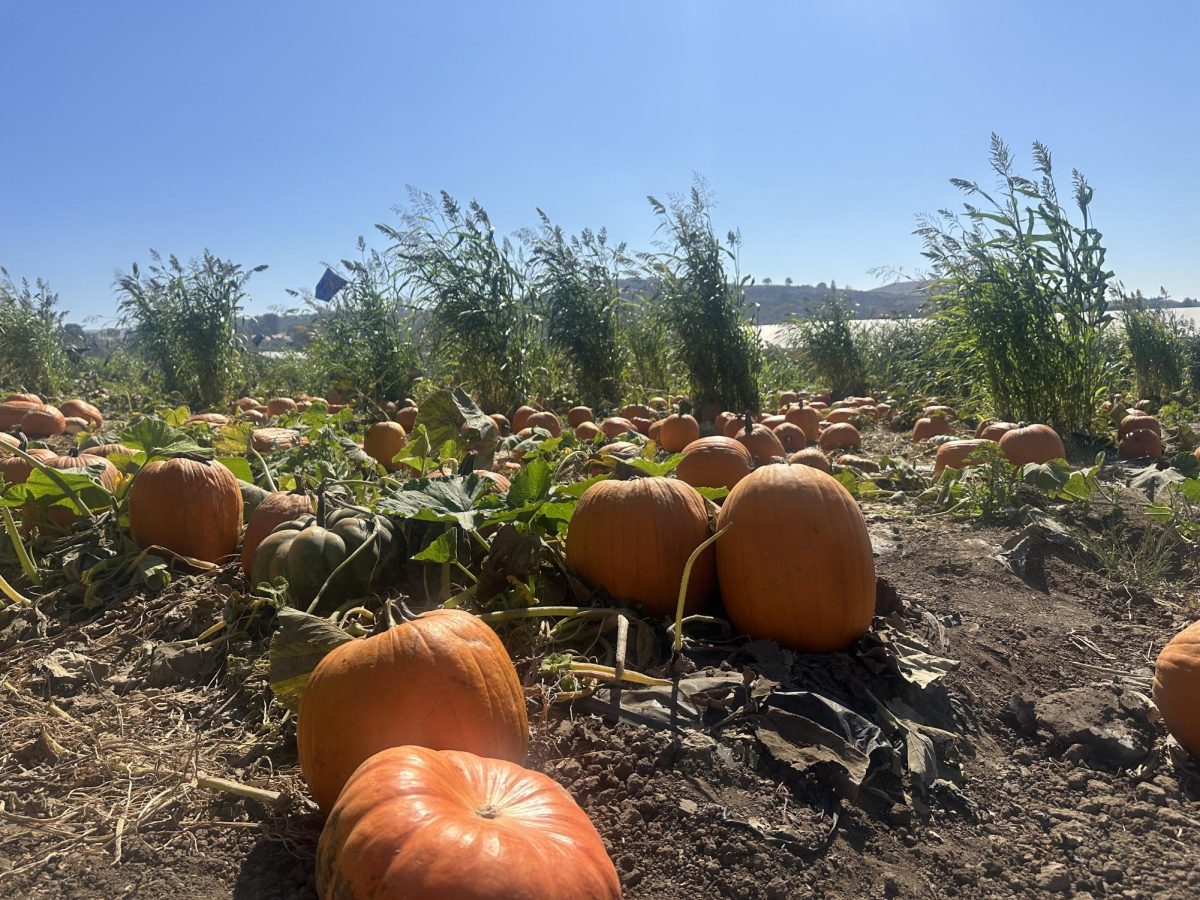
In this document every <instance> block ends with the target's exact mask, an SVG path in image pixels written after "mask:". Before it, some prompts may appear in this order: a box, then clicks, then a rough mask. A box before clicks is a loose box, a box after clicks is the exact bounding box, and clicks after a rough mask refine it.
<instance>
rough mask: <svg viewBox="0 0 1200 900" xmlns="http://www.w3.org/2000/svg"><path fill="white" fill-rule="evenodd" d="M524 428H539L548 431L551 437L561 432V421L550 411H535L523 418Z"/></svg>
mask: <svg viewBox="0 0 1200 900" xmlns="http://www.w3.org/2000/svg"><path fill="white" fill-rule="evenodd" d="M525 427H526V428H541V429H542V430H544V431H548V432H550V436H551V437H558V436H559V435H560V434H562V422H560V421H559V420H558V416H556V415H555V414H554V413H552V412H535V413H534V414H533V415H531V416H529V417H528V418H527V419H526V420H525Z"/></svg>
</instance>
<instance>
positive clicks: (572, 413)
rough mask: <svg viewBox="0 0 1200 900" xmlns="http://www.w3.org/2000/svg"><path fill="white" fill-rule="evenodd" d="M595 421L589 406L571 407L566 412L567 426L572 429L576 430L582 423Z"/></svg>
mask: <svg viewBox="0 0 1200 900" xmlns="http://www.w3.org/2000/svg"><path fill="white" fill-rule="evenodd" d="M595 419H596V415H595V413H593V412H592V409H591V407H590V406H572V407H571V408H570V409H569V410H567V424H568V425H570V426H571V427H572V428H578V427H579V426H580V425H582V424H583V423H584V422H593V421H595Z"/></svg>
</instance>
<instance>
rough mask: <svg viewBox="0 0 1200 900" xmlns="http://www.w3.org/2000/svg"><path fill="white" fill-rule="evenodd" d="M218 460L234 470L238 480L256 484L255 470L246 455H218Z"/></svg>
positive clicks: (230, 469) (231, 470)
mask: <svg viewBox="0 0 1200 900" xmlns="http://www.w3.org/2000/svg"><path fill="white" fill-rule="evenodd" d="M217 462H219V463H220V464H221V465H223V466H224V467H225V468H227V469H228V470H229V471H230V472H232V473H233V474H234V475H235V476H236V477H237V480H238V481H244V482H246V483H247V484H254V472H253V471H252V470H251V468H250V462H249V461H248V460H247V459H246V457H244V456H218V457H217Z"/></svg>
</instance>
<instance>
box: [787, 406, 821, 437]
mask: <svg viewBox="0 0 1200 900" xmlns="http://www.w3.org/2000/svg"><path fill="white" fill-rule="evenodd" d="M783 418H784V420H785V421H787V422H791V423H792V424H793V425H799V426H800V428H801V430H803V431H804V436H805V437H806V438H808V442H809V443H810V444H815V443H816V442H817V440H818V439H819V438H820V437H821V413H820V411H818V410H816V409H814V408H813V407H811V406H793V407H791V408H790V409H789V410H788V411H787V412H785V413H784V414H783Z"/></svg>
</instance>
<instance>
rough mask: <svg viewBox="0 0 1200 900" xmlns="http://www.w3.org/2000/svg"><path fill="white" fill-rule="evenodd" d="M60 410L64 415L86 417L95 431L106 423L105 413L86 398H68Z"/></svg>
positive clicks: (91, 428)
mask: <svg viewBox="0 0 1200 900" xmlns="http://www.w3.org/2000/svg"><path fill="white" fill-rule="evenodd" d="M58 410H59V412H61V413H62V414H63V415H64V416H74V417H75V418H78V419H84V420H85V421H86V422H87V423H88V428H89V429H90V430H91V431H95V430H96V429H98V428H99V427H100V426H101V425H103V424H104V415H103V414H102V413H101V412H100V410H98V409H96V407H94V406H92V404H90V403H88V402H87V401H86V400H68V401H67V402H66V403H64V404H63V405H62V406H60V407H59V408H58Z"/></svg>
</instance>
